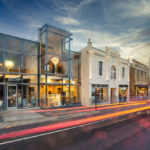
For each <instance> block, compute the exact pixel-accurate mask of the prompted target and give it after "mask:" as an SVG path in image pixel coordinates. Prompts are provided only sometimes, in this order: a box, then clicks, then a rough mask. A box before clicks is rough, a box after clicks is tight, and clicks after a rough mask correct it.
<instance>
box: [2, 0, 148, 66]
mask: <svg viewBox="0 0 150 150" xmlns="http://www.w3.org/2000/svg"><path fill="white" fill-rule="evenodd" d="M46 22H47V23H49V24H52V25H56V26H58V27H63V28H65V29H67V30H69V31H70V32H72V33H73V50H74V51H79V50H81V49H82V48H84V47H85V46H86V44H87V41H88V39H89V38H90V39H91V41H92V43H93V47H96V48H99V49H102V50H104V49H105V46H108V47H110V48H112V49H114V50H118V51H119V52H120V54H121V57H123V58H130V59H131V60H132V59H136V60H138V61H141V62H142V63H144V64H146V65H148V62H149V57H150V0H0V32H2V33H7V34H11V35H15V36H19V37H24V38H27V39H32V38H33V35H35V33H36V32H37V29H38V28H39V27H41V26H42V25H43V24H44V23H46Z"/></svg>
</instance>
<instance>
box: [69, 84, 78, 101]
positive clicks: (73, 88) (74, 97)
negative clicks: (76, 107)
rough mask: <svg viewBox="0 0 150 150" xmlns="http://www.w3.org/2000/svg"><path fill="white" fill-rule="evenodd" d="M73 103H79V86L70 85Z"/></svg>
mask: <svg viewBox="0 0 150 150" xmlns="http://www.w3.org/2000/svg"><path fill="white" fill-rule="evenodd" d="M70 97H71V103H78V87H77V86H70Z"/></svg>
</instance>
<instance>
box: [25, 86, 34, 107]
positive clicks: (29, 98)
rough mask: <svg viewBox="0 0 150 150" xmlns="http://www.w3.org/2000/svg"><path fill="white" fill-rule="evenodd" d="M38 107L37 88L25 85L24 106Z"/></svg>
mask: <svg viewBox="0 0 150 150" xmlns="http://www.w3.org/2000/svg"><path fill="white" fill-rule="evenodd" d="M36 105H37V86H36V85H23V106H24V107H35V106H36Z"/></svg>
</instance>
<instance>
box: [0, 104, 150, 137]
mask: <svg viewBox="0 0 150 150" xmlns="http://www.w3.org/2000/svg"><path fill="white" fill-rule="evenodd" d="M148 109H150V106H145V107H140V108H136V109H131V110H125V111H119V112H115V113H111V114H106V115H101V116H96V117H90V118H85V119H79V120H75V121H68V122H63V123H57V124H52V125H45V126H41V127H36V128H31V129H25V130H21V131H16V132H10V133H7V134H2V135H0V140H6V139H7V140H8V139H12V138H16V137H21V136H27V135H33V134H39V133H42V132H48V131H54V130H58V129H64V128H69V127H73V126H78V125H83V124H87V123H92V122H96V121H101V120H105V119H112V118H114V117H119V116H122V115H126V114H130V113H135V112H138V111H143V110H148Z"/></svg>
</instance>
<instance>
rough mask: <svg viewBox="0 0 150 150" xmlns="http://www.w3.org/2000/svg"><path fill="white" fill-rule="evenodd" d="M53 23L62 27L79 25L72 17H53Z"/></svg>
mask: <svg viewBox="0 0 150 150" xmlns="http://www.w3.org/2000/svg"><path fill="white" fill-rule="evenodd" d="M55 21H58V22H60V23H61V24H64V25H79V24H80V22H79V21H78V20H77V19H74V18H72V17H55Z"/></svg>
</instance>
